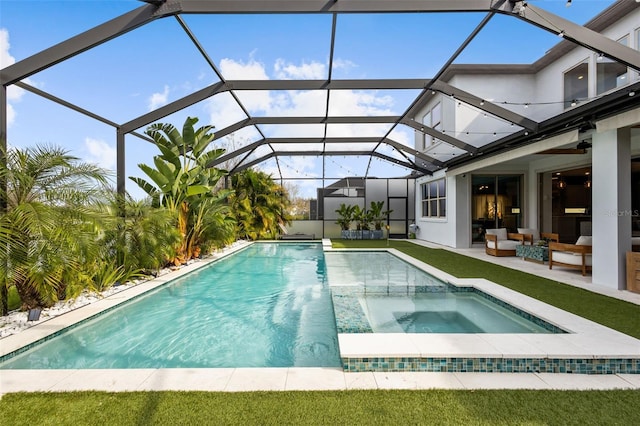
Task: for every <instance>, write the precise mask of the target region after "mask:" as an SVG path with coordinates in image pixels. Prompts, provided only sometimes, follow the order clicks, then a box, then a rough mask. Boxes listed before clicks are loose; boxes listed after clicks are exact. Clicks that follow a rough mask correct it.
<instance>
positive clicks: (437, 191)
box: [420, 179, 447, 217]
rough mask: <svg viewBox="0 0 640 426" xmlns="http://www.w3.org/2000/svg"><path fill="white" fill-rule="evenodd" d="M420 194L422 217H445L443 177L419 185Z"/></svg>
mask: <svg viewBox="0 0 640 426" xmlns="http://www.w3.org/2000/svg"><path fill="white" fill-rule="evenodd" d="M420 189H421V194H422V217H446V216H447V197H446V195H447V193H446V185H445V180H444V179H438V180H435V181H433V182H427V183H423V184H422V185H420Z"/></svg>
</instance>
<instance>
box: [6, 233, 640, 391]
mask: <svg viewBox="0 0 640 426" xmlns="http://www.w3.org/2000/svg"><path fill="white" fill-rule="evenodd" d="M248 244H250V243H247V244H243V245H239V246H236V247H234V248H233V249H232V250H228V251H226V252H225V253H224V254H221V255H218V256H214V257H212V258H210V259H207V260H205V261H200V262H194V263H192V264H190V265H188V266H186V267H183V268H181V269H179V270H177V271H173V272H171V273H169V274H166V275H164V276H162V277H159V278H156V279H153V280H150V281H148V282H145V283H142V284H139V285H137V286H135V287H132V288H130V289H127V290H124V291H122V292H120V293H116V294H114V295H111V296H109V297H106V298H104V299H101V300H99V301H97V302H94V303H92V304H89V305H86V306H83V307H81V308H78V309H76V310H74V311H71V312H68V313H66V314H63V315H60V316H58V317H55V318H52V319H50V320H47V321H43V322H42V323H40V324H37V325H35V326H33V327H31V328H29V329H27V330H24V331H22V332H20V333H18V334H15V335H11V336H7V337H5V338H3V339H0V355H5V354H8V353H11V352H13V351H15V350H18V349H19V348H22V347H24V346H26V345H29V344H32V343H33V342H36V341H38V340H40V339H42V338H44V337H46V336H48V335H51V334H53V333H56V332H58V331H60V330H62V329H63V328H65V327H68V326H69V325H72V324H75V323H77V322H79V321H83V320H85V319H87V318H89V317H91V316H93V315H95V314H97V313H99V312H102V311H104V310H106V309H110V308H112V307H114V306H116V305H118V304H120V303H123V302H125V301H126V300H129V299H131V298H133V297H136V296H138V295H140V294H142V293H145V292H148V291H150V290H153V289H155V288H157V287H159V286H161V285H163V284H165V283H166V282H168V281H171V280H174V279H176V278H179V277H181V276H183V275H185V274H188V273H190V272H192V271H194V270H196V269H199V268H201V267H203V266H206V265H208V264H209V263H211V262H213V261H216V260H218V259H220V258H221V257H224V256H227V255H229V254H232V253H235V252H236V251H238V250H241V249H243V248H245V247H246V246H247V245H248ZM322 245H323V248H324V249H325V250H333V249H332V248H331V245H330V241H329V242H328V243H327V241H325V240H323V242H322ZM376 251H379V249H376ZM389 251H390V252H391V253H392V254H394V255H396V256H398V257H399V258H401V259H403V260H405V261H407V262H409V263H411V264H413V265H415V266H417V267H418V268H420V269H424V270H426V271H427V272H429V273H430V274H433V275H434V276H436V277H438V278H440V279H443V280H445V281H449V282H452V283H456V284H458V285H473V286H475V287H476V288H478V289H480V290H482V291H485V292H487V293H489V294H491V295H493V296H495V297H498V298H500V299H502V300H505V301H507V302H508V303H510V304H513V305H514V306H517V307H519V308H521V309H523V310H525V311H528V312H532V313H535V315H536V316H539V317H542V318H544V319H546V320H547V321H549V322H552V323H553V324H556V325H558V326H560V327H561V328H563V329H565V330H568V331H571V332H572V333H571V334H562V335H547V334H545V335H541V334H536V335H520V334H518V335H513V334H509V335H496V334H486V335H449V334H440V335H425V334H422V335H420V334H384V335H382V334H373V333H371V334H339V335H338V339H339V344H340V352H341V357H365V356H366V357H373V356H377V357H390V356H394V357H399V356H402V357H409V356H420V357H425V356H438V357H442V356H447V357H453V356H467V357H469V356H482V357H498V356H499V357H509V356H517V357H521V356H528V355H531V356H534V355H535V356H544V357H557V358H562V357H566V358H576V357H581V358H582V357H598V358H608V357H609V358H627V357H632V358H637V357H639V356H640V340H638V339H634V338H632V337H630V336H627V335H625V334H623V333H620V332H617V331H615V330H612V329H609V328H607V327H604V326H602V325H599V324H596V323H594V322H592V321H588V320H585V319H584V318H580V317H578V316H576V315H573V314H570V313H567V312H565V311H562V310H560V309H557V308H555V307H552V306H550V305H547V304H545V303H542V302H540V301H538V300H536V299H533V298H530V297H528V296H524V295H522V294H520V293H517V292H514V291H512V290H509V289H506V288H504V287H501V286H499V285H497V284H495V283H492V282H490V281H487V280H484V279H456V278H455V277H453V276H451V275H448V274H445V273H443V272H442V271H439V270H437V269H435V268H433V267H431V266H429V265H427V264H425V263H423V262H420V261H418V260H416V259H414V258H412V257H410V256H406V255H404V254H403V253H401V252H399V251H397V250H394V249H389ZM514 342H516V343H517V344H515V345H514ZM435 388H438V389H583V390H587V389H640V375H637V374H611V375H584V374H550V373H469V372H467V373H435V372H434V373H432V372H397V373H396V372H363V373H353V372H344V371H343V369H342V368H302V367H290V368H212V369H182V368H177V369H91V370H77V369H69V370H0V395H2V394H5V393H10V392H36V391H50V392H59V391H60V392H61V391H79V390H103V391H110V392H117V391H136V390H137V391H140V390H202V391H224V392H232V391H265V390H350V389H435Z"/></svg>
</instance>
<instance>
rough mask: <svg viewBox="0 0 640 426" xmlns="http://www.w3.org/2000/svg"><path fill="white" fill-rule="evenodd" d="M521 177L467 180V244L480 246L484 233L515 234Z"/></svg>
mask: <svg viewBox="0 0 640 426" xmlns="http://www.w3.org/2000/svg"><path fill="white" fill-rule="evenodd" d="M522 213H523V209H522V175H473V176H472V177H471V218H472V220H471V241H472V242H478V243H479V242H484V234H485V231H486V230H487V229H494V228H507V231H508V232H517V228H519V227H521V226H522V225H521V223H522Z"/></svg>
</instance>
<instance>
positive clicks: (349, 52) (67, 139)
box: [0, 0, 613, 198]
mask: <svg viewBox="0 0 640 426" xmlns="http://www.w3.org/2000/svg"><path fill="white" fill-rule="evenodd" d="M530 3H531V4H535V5H537V6H538V7H541V8H543V9H546V10H548V11H550V12H552V13H555V14H557V15H560V16H562V17H564V18H566V19H569V20H571V21H573V22H575V23H578V24H584V23H585V22H587V21H589V20H590V19H591V18H593V17H594V16H596V15H597V14H598V13H599V12H601V11H602V10H604V9H605V8H607V7H608V6H609V5H611V4H612V3H613V1H611V0H574V1H573V2H572V5H571V6H570V7H567V6H566V0H532V1H530ZM143 5H145V3H143V2H140V1H137V0H109V1H105V0H63V1H55V0H0V68H3V67H6V66H8V65H11V64H13V63H15V62H17V61H20V60H23V59H25V58H28V57H29V56H31V55H33V54H36V53H38V52H40V51H42V50H44V49H46V48H48V47H51V46H53V45H55V44H56V43H59V42H62V41H64V40H66V39H68V38H70V37H72V36H75V35H77V34H79V33H81V32H83V31H86V30H88V29H90V28H92V27H94V26H96V25H99V24H101V23H103V22H106V21H108V20H109V19H113V18H115V17H117V16H119V15H122V14H124V13H127V12H129V11H131V10H134V9H136V8H138V7H141V6H143ZM484 16H485V14H484V13H456V14H452V13H438V14H373V15H372V14H351V15H340V16H339V17H338V21H337V30H336V45H335V51H334V60H333V69H332V70H331V75H332V78H333V79H349V78H353V79H359V78H425V79H426V78H431V77H432V76H433V75H434V74H435V73H437V72H438V70H439V69H440V68H441V67H442V66H443V64H444V63H445V62H446V61H447V60H448V59H449V58H450V57H451V55H452V54H453V52H454V51H455V50H456V49H457V48H458V46H459V45H460V43H461V42H462V41H463V40H465V39H466V38H467V36H468V35H469V34H470V33H471V32H472V31H473V29H474V28H475V27H476V26H477V25H478V23H480V21H481V20H482V19H483V18H484ZM182 19H183V20H184V22H185V23H186V25H187V26H188V27H189V28H190V30H191V31H192V32H193V33H194V34H195V36H196V37H197V39H198V41H199V42H200V43H201V44H202V46H203V47H204V49H205V50H206V51H207V53H208V54H209V56H210V58H211V59H212V60H213V62H214V63H215V64H216V66H217V68H218V69H219V70H220V71H221V73H222V74H223V76H224V77H225V78H226V79H227V80H242V79H326V78H327V76H328V74H329V62H328V60H329V55H330V34H331V22H332V17H331V15H244V14H242V15H183V16H182ZM558 41H559V40H558V38H557V36H555V35H553V34H550V33H547V32H545V31H543V30H540V29H538V28H535V27H533V26H531V25H528V24H526V23H524V22H522V21H520V20H518V19H513V18H510V17H504V16H496V17H494V18H492V19H491V21H490V22H489V24H488V25H487V26H486V27H485V28H484V29H483V30H482V31H481V32H480V34H479V35H478V36H477V37H476V38H475V39H474V40H473V41H472V42H471V44H470V45H469V46H468V48H467V49H465V50H464V51H463V52H462V53H461V55H460V56H459V57H458V58H457V59H456V61H455V63H532V62H534V61H535V60H537V59H539V58H540V57H541V56H543V55H544V53H545V52H546V51H547V50H548V49H549V48H550V47H552V46H553V45H554V44H556V43H557V42H558ZM217 81H218V77H217V76H216V74H215V72H214V71H213V70H212V69H211V67H210V66H209V65H208V64H207V62H206V60H205V59H204V58H203V57H202V55H200V53H199V52H198V51H197V49H196V48H195V47H194V45H193V43H192V42H191V41H190V40H189V38H188V37H187V36H186V34H185V33H184V31H182V30H181V27H180V24H179V23H178V21H177V20H176V19H174V18H165V19H160V20H156V21H154V22H153V23H151V24H148V25H145V26H143V27H141V28H138V29H137V30H134V31H132V32H129V33H128V34H125V35H123V36H121V37H119V38H116V39H114V40H111V41H109V42H107V43H105V44H102V45H100V46H98V47H96V48H94V49H91V50H89V51H87V52H84V53H82V54H80V55H77V56H75V57H73V58H71V59H69V60H67V61H64V62H62V63H60V64H57V65H55V66H53V67H50V68H48V69H46V70H44V71H41V72H39V73H37V74H34V75H33V76H31V77H29V78H28V79H27V80H26V81H25V82H26V83H27V84H29V85H31V86H34V87H36V88H39V89H41V90H44V91H46V92H48V93H50V94H52V95H55V96H57V97H59V98H62V99H64V100H65V101H69V102H72V103H74V104H76V105H78V106H80V107H82V108H85V109H87V110H90V111H92V112H94V113H96V114H98V115H100V116H102V117H105V118H107V119H109V120H111V121H113V122H116V123H126V122H128V121H130V120H132V119H134V118H137V117H138V116H140V115H142V114H146V113H147V112H149V111H152V110H154V109H156V108H158V107H161V106H163V105H165V104H167V103H169V102H172V101H175V100H177V99H180V98H182V97H183V96H186V95H188V94H190V93H192V92H193V91H195V90H198V89H201V88H204V87H207V86H209V85H211V84H213V83H215V82H217ZM418 94H419V91H417V90H402V91H400V90H397V91H392V90H377V91H372V90H369V91H353V90H344V91H333V92H332V94H331V98H330V106H329V108H330V114H331V115H400V114H402V113H404V111H405V110H406V109H407V107H408V106H409V104H410V103H411V101H412V100H413V99H414V98H415V97H416V96H417V95H418ZM8 97H9V103H8V107H7V115H8V122H9V125H8V131H7V137H8V145H9V146H13V147H20V148H25V147H30V146H35V145H54V146H61V147H63V148H65V149H67V150H69V152H70V153H71V154H73V155H75V156H77V157H79V158H81V159H82V160H84V161H90V162H94V163H97V164H99V165H100V166H102V167H104V168H106V169H109V170H115V162H116V148H115V146H116V135H115V129H114V128H112V127H111V126H108V125H105V124H102V123H100V122H97V121H95V120H93V119H91V118H88V117H85V116H83V115H81V114H79V113H77V112H75V111H72V110H70V109H67V108H65V107H63V106H60V105H57V104H55V103H52V102H50V101H48V100H46V99H44V98H42V97H40V96H37V95H35V94H32V93H30V92H27V91H24V90H22V89H19V88H17V87H15V86H12V87H10V88H9V90H8ZM238 97H239V99H240V100H241V102H242V104H243V105H244V107H245V108H246V109H247V110H248V111H249V112H250V113H251V115H252V116H282V115H284V116H309V115H311V116H322V115H324V109H325V104H326V92H321V91H313V92H311V91H271V92H269V91H260V92H257V91H254V92H238ZM188 116H192V117H198V118H199V122H198V124H197V125H196V126H200V125H213V126H215V128H216V129H223V128H225V127H227V126H229V125H231V124H233V123H235V122H237V121H239V120H242V119H244V118H245V117H246V116H245V114H244V113H243V111H242V109H241V108H239V107H238V106H237V104H236V103H235V101H234V100H233V98H232V97H231V96H230V95H229V94H221V95H217V96H214V97H212V98H209V99H207V100H205V101H202V102H199V103H198V104H196V105H193V106H191V107H189V108H186V109H185V110H182V111H179V112H177V113H174V114H172V115H170V116H168V117H165V118H163V119H162V120H161V122H163V123H171V124H173V125H175V126H176V127H178V128H179V129H181V128H182V124H183V122H184V120H185V118H186V117H188ZM260 129H261V131H262V132H263V134H265V135H266V136H269V137H313V136H322V135H323V132H324V127H323V126H321V125H304V126H302V125H298V126H275V125H263V126H260ZM144 130H145V129H144V128H142V129H138V132H139V133H143V132H144ZM389 130H390V126H388V125H366V126H364V125H359V126H356V125H332V126H330V127H329V128H328V136H332V135H333V136H336V135H341V136H378V137H379V136H382V135H384V134H385V133H386V132H387V131H389ZM391 137H392V138H393V139H395V140H397V141H398V142H401V143H403V144H405V145H407V146H413V144H414V131H413V130H412V129H409V128H408V127H405V126H398V127H397V128H395V129H394V130H393V132H392V133H391ZM259 138H260V135H259V134H258V132H257V131H256V130H255V128H253V127H251V128H245V129H244V130H241V131H238V132H236V133H234V134H233V135H231V136H230V137H228V138H223V139H221V140H219V141H217V142H216V144H217V145H219V146H222V147H230V148H232V147H239V146H242V145H246V144H248V143H250V142H253V141H255V140H257V139H259ZM126 144H127V149H126V159H127V161H126V174H127V176H142V177H144V175H143V174H142V172H141V171H140V169H139V168H138V164H139V163H146V164H152V161H153V156H154V155H156V154H157V150H156V148H155V147H154V146H153V145H152V144H150V143H148V142H146V141H143V140H141V139H140V138H137V137H134V136H127V138H126ZM291 147H292V148H294V147H293V146H291ZM314 148H315V147H314ZM357 148H358V149H359V148H369V147H357ZM335 149H350V148H349V147H344V146H342V147H335ZM266 150H267V148H262V150H259V151H258V152H257V153H256V154H255V156H260V155H263V154H265V153H266V152H267V151H266ZM380 152H383V153H385V154H388V155H390V156H393V157H396V158H400V157H399V156H398V153H397V152H395V151H393V150H391V149H389V148H384V147H383V148H381V150H380ZM258 167H259V168H261V169H262V170H264V171H266V172H267V173H270V174H271V175H272V176H273V177H274V178H280V176H283V177H285V178H291V180H289V182H290V183H291V184H292V185H294V186H296V187H297V188H298V192H299V195H301V196H304V197H314V196H315V190H316V188H317V187H320V186H323V182H322V180H314V178H321V177H322V176H323V169H324V175H325V176H326V177H327V178H328V179H327V180H326V181H325V182H324V184H325V185H328V184H330V183H332V182H334V181H335V179H336V178H340V177H344V176H363V175H365V174H367V175H368V176H377V177H400V176H405V175H407V174H409V172H410V170H408V169H405V168H402V167H397V166H392V165H390V164H389V163H387V162H384V161H382V160H379V159H373V160H370V159H369V157H352V156H347V157H327V158H326V160H325V164H324V166H323V163H322V160H321V159H320V158H318V157H312V156H305V157H284V158H282V159H281V160H280V161H279V162H278V163H276V162H275V160H273V159H272V160H268V161H266V162H264V163H261V164H260V165H259V166H258ZM113 175H114V180H115V172H113ZM295 178H298V180H296V179H295ZM127 190H128V191H129V192H130V193H131V194H132V195H133V196H134V197H136V198H140V197H141V196H143V193H142V191H141V190H139V189H138V188H137V186H136V185H135V183H133V182H131V181H128V182H127Z"/></svg>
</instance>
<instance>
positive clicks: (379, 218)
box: [369, 201, 393, 239]
mask: <svg viewBox="0 0 640 426" xmlns="http://www.w3.org/2000/svg"><path fill="white" fill-rule="evenodd" d="M383 207H384V201H372V202H371V208H370V209H369V212H370V213H371V221H372V222H373V226H374V228H375V229H374V231H373V236H372V238H375V239H381V238H382V237H383V236H384V233H383V232H382V227H383V225H384V222H386V220H387V217H389V214H390V213H391V212H392V211H393V210H384V211H383V210H382V209H383Z"/></svg>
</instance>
